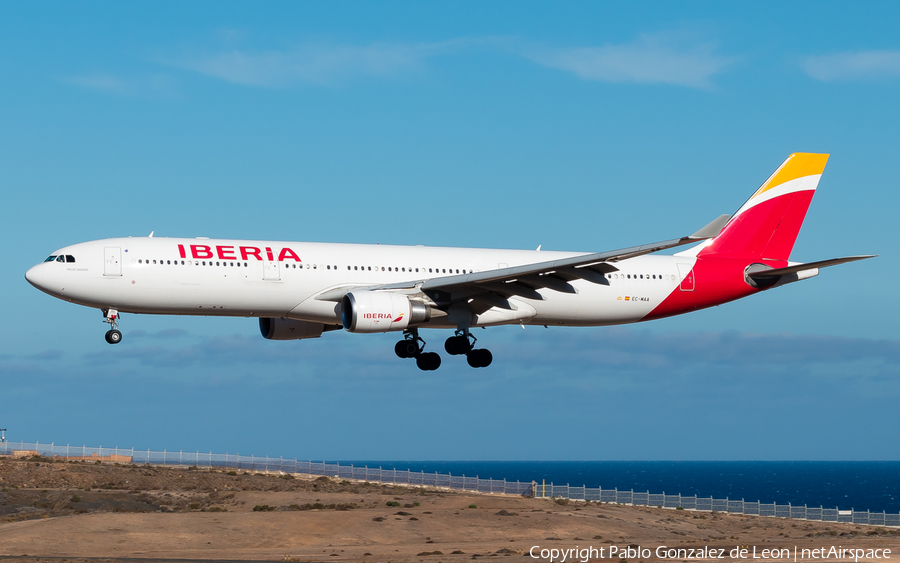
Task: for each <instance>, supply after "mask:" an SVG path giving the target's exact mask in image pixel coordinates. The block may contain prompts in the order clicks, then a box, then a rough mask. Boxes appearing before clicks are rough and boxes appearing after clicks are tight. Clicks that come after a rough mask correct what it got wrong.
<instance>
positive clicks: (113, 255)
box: [103, 246, 122, 276]
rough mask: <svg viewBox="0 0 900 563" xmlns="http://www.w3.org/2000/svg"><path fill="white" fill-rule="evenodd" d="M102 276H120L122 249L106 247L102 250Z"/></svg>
mask: <svg viewBox="0 0 900 563" xmlns="http://www.w3.org/2000/svg"><path fill="white" fill-rule="evenodd" d="M103 275H104V276H121V275H122V249H121V248H119V247H118V246H106V247H104V248H103Z"/></svg>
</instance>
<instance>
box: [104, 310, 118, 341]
mask: <svg viewBox="0 0 900 563" xmlns="http://www.w3.org/2000/svg"><path fill="white" fill-rule="evenodd" d="M103 315H104V316H105V318H104V319H103V322H105V323H109V330H108V331H106V341H107V342H109V343H110V344H118V343H119V342H121V341H122V333H121V332H119V312H118V311H116V310H115V309H107V310H106V311H103Z"/></svg>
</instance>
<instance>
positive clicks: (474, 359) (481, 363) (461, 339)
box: [444, 329, 494, 368]
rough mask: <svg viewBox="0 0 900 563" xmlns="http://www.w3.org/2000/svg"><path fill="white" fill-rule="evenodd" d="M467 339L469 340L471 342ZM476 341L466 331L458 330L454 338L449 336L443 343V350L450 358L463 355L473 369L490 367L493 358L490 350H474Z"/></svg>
mask: <svg viewBox="0 0 900 563" xmlns="http://www.w3.org/2000/svg"><path fill="white" fill-rule="evenodd" d="M469 339H471V341H470V340H469ZM477 341H478V339H477V338H475V337H474V336H473V335H472V333H470V332H469V331H468V329H460V330H457V331H456V335H455V336H451V337H450V338H448V339H447V341H446V342H444V350H446V351H447V353H448V354H450V355H451V356H461V355H463V354H465V355H466V361H467V362H468V363H469V365H470V366H472V367H473V368H486V367H488V366H489V365H491V362H492V361H493V360H494V356H493V355H492V354H491V351H490V350H486V349H484V348H482V349H478V350H476V349H475V342H477Z"/></svg>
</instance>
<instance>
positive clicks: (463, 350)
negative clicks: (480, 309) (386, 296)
mask: <svg viewBox="0 0 900 563" xmlns="http://www.w3.org/2000/svg"><path fill="white" fill-rule="evenodd" d="M476 340H477V339H476V338H475V337H474V336H472V335H471V334H470V333H469V331H468V330H465V329H460V330H457V331H456V335H455V336H451V337H450V338H448V339H447V341H446V342H444V350H446V351H447V353H448V354H450V355H451V356H462V355H465V356H466V360H467V361H468V362H469V365H470V366H472V367H473V368H486V367H488V366H489V365H491V361H492V360H493V359H494V358H493V356H492V355H491V352H490V350H484V349H480V350H475V342H476ZM424 350H425V341H424V340H422V339H421V338H420V337H419V331H418V330H417V329H415V328H410V329H407V330H405V331H404V332H403V340H401V341H400V342H398V343H397V344H396V345H394V353H395V354H397V356H398V357H400V358H415V359H416V365H417V366H418V367H419V369H420V370H422V371H434V370H436V369H437V368H439V367H441V357H440V356H439V355H437V354H436V353H435V352H425V351H424Z"/></svg>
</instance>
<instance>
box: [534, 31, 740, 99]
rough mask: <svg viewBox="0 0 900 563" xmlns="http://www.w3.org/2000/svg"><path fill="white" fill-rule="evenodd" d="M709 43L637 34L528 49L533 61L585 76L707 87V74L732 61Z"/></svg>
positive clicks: (618, 81)
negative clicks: (595, 43)
mask: <svg viewBox="0 0 900 563" xmlns="http://www.w3.org/2000/svg"><path fill="white" fill-rule="evenodd" d="M715 50H716V45H715V44H712V43H702V44H687V42H686V41H685V40H683V39H681V38H678V37H676V36H674V35H669V34H664V35H641V36H640V37H639V38H638V40H637V41H634V42H633V43H626V44H622V45H606V46H603V47H575V48H542V49H532V50H530V51H528V52H526V53H525V55H526V56H527V57H528V58H530V59H531V60H533V61H534V62H536V63H539V64H542V65H545V66H549V67H552V68H557V69H560V70H566V71H569V72H574V73H575V74H577V75H578V76H580V77H581V78H583V79H585V80H595V81H600V82H613V83H623V82H633V83H639V84H671V85H675V86H686V87H689V88H709V87H711V86H712V83H711V82H710V78H711V77H712V76H713V75H714V74H716V73H718V72H720V71H721V70H723V69H724V68H725V67H727V66H728V65H730V64H732V63H733V62H734V61H735V59H734V58H733V57H724V56H721V55H717V54H716V53H715Z"/></svg>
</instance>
